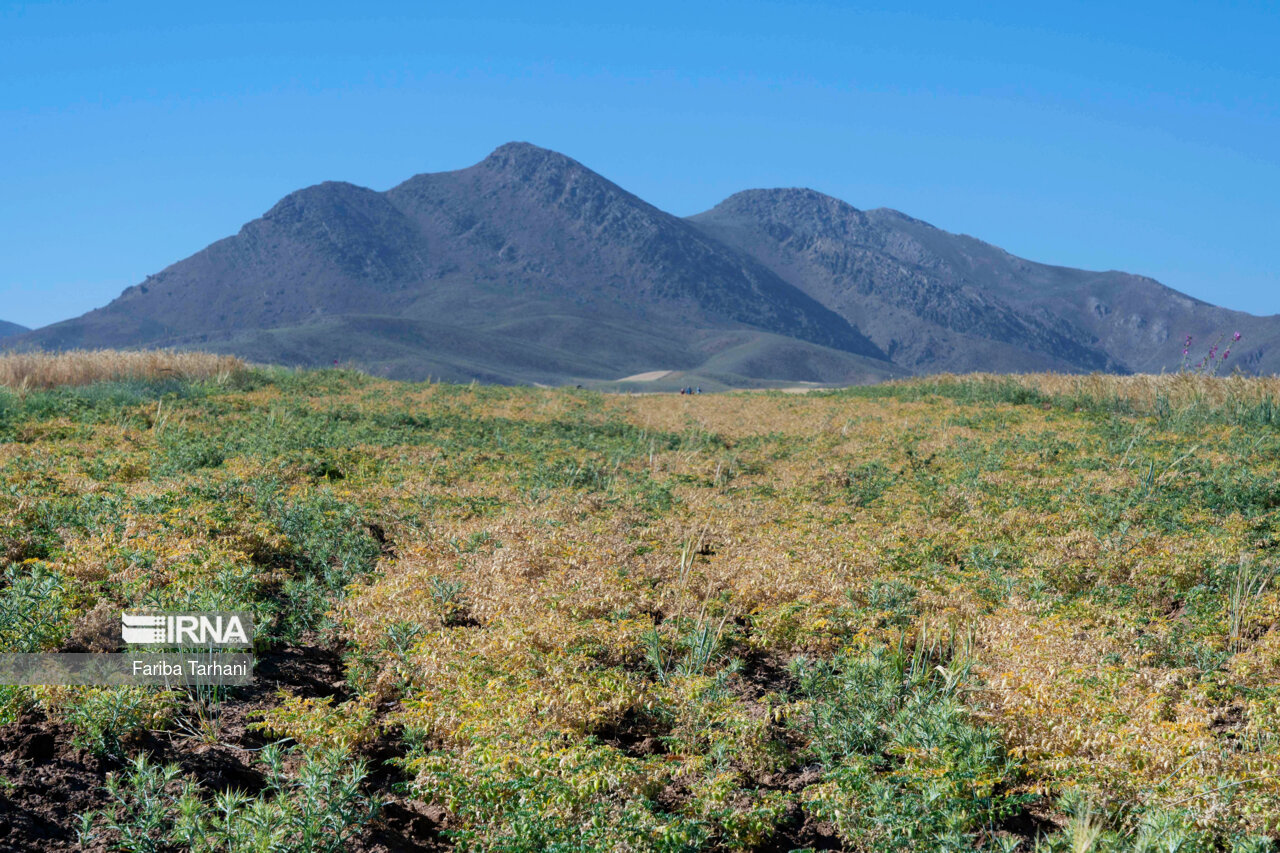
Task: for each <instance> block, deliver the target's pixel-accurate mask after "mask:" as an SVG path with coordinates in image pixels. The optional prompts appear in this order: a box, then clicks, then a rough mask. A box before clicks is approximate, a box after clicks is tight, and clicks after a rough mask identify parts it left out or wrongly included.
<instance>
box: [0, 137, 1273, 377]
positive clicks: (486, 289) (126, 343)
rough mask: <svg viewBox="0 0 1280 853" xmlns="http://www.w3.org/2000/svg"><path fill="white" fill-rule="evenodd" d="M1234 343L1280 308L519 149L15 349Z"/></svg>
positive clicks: (842, 207)
mask: <svg viewBox="0 0 1280 853" xmlns="http://www.w3.org/2000/svg"><path fill="white" fill-rule="evenodd" d="M1236 332H1239V333H1241V334H1242V335H1243V341H1242V342H1241V343H1240V344H1238V345H1236V346H1235V347H1234V348H1233V350H1232V354H1231V359H1230V361H1229V363H1223V362H1222V361H1221V359H1219V363H1218V364H1217V367H1218V369H1226V370H1229V369H1231V368H1234V367H1240V368H1242V369H1243V370H1245V371H1247V372H1253V373H1272V372H1275V371H1277V370H1278V369H1280V317H1254V316H1251V315H1248V314H1244V313H1241V312H1237V311H1230V310H1227V309H1224V308H1219V307H1215V306H1213V305H1209V304H1208V303H1205V302H1202V301H1199V300H1195V299H1192V298H1190V297H1188V296H1185V295H1184V294H1181V293H1178V292H1176V291H1174V290H1172V289H1170V288H1168V287H1165V286H1163V285H1161V284H1160V283H1159V282H1156V281H1153V280H1151V279H1149V278H1144V277H1142V276H1137V275H1130V274H1128V273H1121V272H1114V271H1112V272H1089V271H1085V270H1076V269H1069V268H1065V267H1055V266H1047V265H1044V264H1038V263H1034V262H1032V261H1027V260H1023V259H1021V258H1017V257H1014V256H1013V255H1010V254H1008V253H1007V252H1004V251H1003V250H1001V249H999V248H996V247H995V246H991V245H989V244H987V243H983V242H981V241H980V240H977V239H974V238H972V237H968V236H964V235H956V234H950V233H948V232H945V231H942V230H940V229H937V228H934V227H933V226H931V225H929V224H927V223H924V222H921V221H919V220H916V219H912V218H911V217H909V216H906V215H905V214H902V213H898V212H896V211H892V210H871V211H862V210H858V209H856V208H854V207H852V206H851V205H849V204H847V203H845V202H843V201H840V200H838V199H835V198H831V197H829V196H824V195H822V194H820V193H817V192H814V191H813V190H804V189H777V190H749V191H746V192H742V193H738V194H736V195H734V196H731V197H730V198H728V199H726V200H725V201H724V202H722V203H721V204H719V205H717V206H716V207H714V208H712V209H711V210H709V211H706V212H704V213H701V214H698V215H696V216H693V217H689V218H688V219H680V218H677V217H675V216H671V215H670V214H667V213H664V212H663V211H661V210H659V209H657V208H656V207H654V206H652V205H650V204H648V203H647V202H645V201H643V200H642V199H640V198H637V197H636V196H635V195H633V194H631V193H628V192H627V191H626V190H624V189H622V188H621V187H618V186H617V185H616V184H613V183H612V182H610V181H608V180H607V179H605V178H604V177H602V176H600V175H598V174H596V173H595V172H593V171H591V170H590V169H588V168H586V167H585V166H583V165H582V164H581V163H578V162H577V161H575V160H572V159H570V158H568V157H565V156H564V155H562V154H558V153H556V152H553V151H547V150H545V149H542V148H538V147H536V146H533V145H529V144H527V143H510V144H507V145H504V146H502V147H500V148H498V149H497V150H496V151H494V152H493V153H492V154H490V155H489V156H488V157H487V158H485V159H484V160H483V161H482V162H480V163H478V164H476V165H474V166H471V167H469V168H465V169H460V170H457V171H450V172H439V173H431V174H422V175H418V176H416V177H413V178H410V179H409V180H407V181H405V182H404V183H401V184H399V185H398V186H395V187H393V188H391V189H390V190H388V191H386V192H376V191H374V190H371V189H366V188H363V187H358V186H354V185H352V184H346V183H336V182H329V183H323V184H318V185H316V186H313V187H308V188H306V189H303V190H299V191H297V192H295V193H292V194H290V195H289V196H287V197H285V198H284V199H282V200H281V201H280V202H279V203H278V204H276V205H275V206H274V207H272V209H271V210H269V211H268V212H267V213H266V214H264V215H263V216H262V217H261V218H260V219H256V220H254V221H252V222H250V223H248V224H246V225H245V226H244V227H243V228H242V229H241V230H240V232H239V233H238V234H236V235H234V236H232V237H228V238H226V239H223V240H219V241H218V242H216V243H213V244H212V245H210V246H209V247H208V248H206V249H204V250H203V251H201V252H198V253H196V254H195V255H192V256H191V257H189V258H187V259H185V260H181V261H179V262H177V263H175V264H173V265H172V266H169V267H167V268H166V269H164V270H162V271H161V272H159V273H157V274H155V275H153V276H149V277H148V278H147V279H146V280H145V281H144V282H142V283H140V284H138V285H136V286H134V287H131V288H129V289H128V290H126V291H125V292H124V293H123V294H122V295H121V296H120V297H119V298H118V299H116V300H115V301H113V302H111V303H110V304H109V305H107V306H105V307H104V308H101V309H98V310H95V311H91V312H89V313H88V314H85V315H84V316H82V317H78V318H75V319H72V320H68V321H65V322H62V323H56V324H54V325H52V326H48V327H45V328H43V329H39V330H36V331H33V332H27V333H24V334H13V335H10V336H8V337H7V338H5V344H4V346H5V347H7V348H11V349H23V348H45V349H68V348H100V347H139V346H141V347H179V348H199V349H204V350H212V351H217V352H223V353H230V354H235V355H239V356H242V357H245V358H248V359H251V360H254V361H261V362H270V363H277V364H285V365H302V366H308V365H309V366H316V365H331V364H333V363H335V362H337V363H341V364H351V365H354V366H357V367H360V368H362V369H364V370H366V371H369V372H371V373H374V374H379V375H383V376H388V377H394V378H402V379H425V378H427V377H435V378H438V379H445V380H456V381H468V380H473V379H475V380H479V381H483V382H492V383H503V384H510V383H517V384H530V383H536V384H548V385H559V384H584V385H587V386H591V387H621V386H618V385H617V382H616V381H617V380H619V379H622V378H625V377H629V376H634V375H637V374H649V373H652V372H654V371H669V372H670V375H672V376H679V377H680V378H681V379H682V380H683V381H685V382H686V383H687V384H691V385H699V386H707V387H713V388H724V387H757V386H761V385H785V384H788V383H795V382H814V383H825V384H853V383H865V382H876V381H881V380H884V379H892V378H897V377H902V376H905V375H909V374H912V373H934V372H939V371H961V372H963V371H995V372H1025V371H1034V370H1057V371H1066V372H1093V371H1106V372H1115V373H1134V372H1161V371H1167V370H1174V369H1177V368H1178V367H1179V365H1180V364H1181V362H1182V359H1183V356H1182V350H1183V348H1184V342H1185V338H1186V336H1187V335H1190V336H1192V338H1193V343H1192V346H1191V348H1190V349H1191V352H1190V353H1189V355H1190V358H1191V360H1192V361H1193V362H1194V361H1195V360H1196V359H1197V358H1199V357H1200V356H1202V355H1203V354H1204V353H1205V352H1206V351H1207V350H1208V349H1209V347H1210V346H1211V345H1212V344H1213V343H1214V342H1215V341H1217V340H1219V339H1221V338H1222V337H1223V336H1226V335H1232V334H1234V333H1236ZM633 384H634V383H633ZM628 387H631V386H628ZM636 387H644V386H643V384H642V385H641V386H636Z"/></svg>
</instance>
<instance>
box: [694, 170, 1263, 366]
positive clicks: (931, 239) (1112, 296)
mask: <svg viewBox="0 0 1280 853" xmlns="http://www.w3.org/2000/svg"><path fill="white" fill-rule="evenodd" d="M689 221H690V222H692V223H694V224H696V225H697V226H698V227H700V228H701V229H702V230H703V231H704V233H706V234H707V235H708V236H709V237H713V238H715V239H718V240H720V241H722V242H724V243H727V244H729V245H731V246H736V247H737V248H739V249H741V250H743V251H749V252H750V253H751V254H752V256H753V257H755V258H756V259H757V260H759V261H760V262H761V263H762V264H764V265H765V266H767V267H768V268H769V269H771V270H773V271H774V272H776V273H777V274H778V275H779V277H781V278H783V279H784V280H786V281H787V282H789V283H791V284H793V285H795V286H796V287H797V288H799V289H800V290H802V291H804V292H805V293H807V294H809V295H810V296H812V297H813V298H814V299H816V300H818V301H819V302H821V303H822V304H823V305H826V306H827V307H829V308H831V309H832V310H834V311H835V312H836V313H838V314H840V315H841V316H842V317H845V318H847V319H850V321H852V322H856V323H857V324H858V326H859V328H861V329H863V330H864V331H865V332H866V333H867V335H868V336H869V337H870V338H871V340H872V341H874V342H875V343H876V345H877V346H879V347H880V348H881V349H882V350H883V351H884V352H885V353H886V354H887V355H888V356H889V357H890V358H891V359H892V360H893V361H894V363H895V364H898V365H901V366H903V367H906V368H909V369H911V370H912V371H915V372H922V373H928V372H938V371H956V372H960V371H971V370H995V371H1010V370H1015V371H1026V370H1063V371H1073V372H1074V371H1093V370H1102V371H1118V372H1159V371H1161V370H1176V369H1177V367H1178V366H1179V364H1180V363H1181V362H1182V359H1183V355H1182V350H1183V345H1184V341H1185V336H1186V335H1188V334H1190V335H1191V336H1192V337H1193V344H1192V356H1193V357H1198V356H1201V355H1203V354H1204V352H1205V351H1206V350H1207V349H1208V348H1209V346H1210V345H1211V344H1212V342H1213V341H1215V340H1217V339H1219V338H1220V337H1223V336H1225V335H1231V334H1233V333H1235V332H1237V331H1238V332H1241V333H1242V335H1243V336H1244V339H1243V341H1242V345H1241V346H1238V347H1237V349H1236V352H1234V353H1233V354H1232V359H1231V364H1233V365H1238V366H1240V367H1242V368H1243V369H1246V370H1250V371H1254V372H1259V371H1260V372H1268V373H1270V372H1275V371H1277V370H1280V317H1255V316H1253V315H1249V314H1245V313H1243V312H1239V311H1229V310H1226V309H1223V308H1218V307H1215V306H1213V305H1210V304H1208V303H1206V302H1202V301H1200V300H1197V299H1193V298H1191V297H1189V296H1186V295H1184V294H1181V293H1178V292H1177V291H1175V290H1172V289H1171V288H1168V287H1165V286H1164V285H1162V284H1160V283H1159V282H1157V281H1154V280H1152V279H1150V278H1145V277H1143V276H1137V275H1130V274H1128V273H1122V272H1114V271H1112V272H1088V271H1085V270H1077V269H1070V268H1067V267H1056V266H1048V265H1045V264H1038V263H1033V262H1031V261H1026V260H1023V259H1021V258H1017V257H1014V256H1013V255H1010V254H1009V253H1008V252H1005V251H1004V250H1002V249H999V248H996V247H995V246H992V245H990V244H987V243H984V242H982V241H980V240H976V239H974V238H972V237H968V236H964V235H957V234H950V233H948V232H946V231H942V230H940V229H938V228H934V227H933V226H932V225H929V224H928V223H925V222H921V221H920V220H917V219H913V218H911V217H910V216H907V215H906V214H903V213H899V212H897V211H895V210H887V209H881V210H870V211H862V210H858V209H856V208H854V207H852V206H850V205H848V204H846V203H845V202H842V201H840V200H839V199H835V198H831V197H830V196H825V195H822V194H821V193H817V192H814V191H813V190H805V189H778V190H749V191H747V192H741V193H738V194H736V195H734V196H731V197H730V198H728V199H726V200H725V201H723V202H721V203H720V204H719V205H717V206H716V207H714V208H712V209H711V210H709V211H707V212H705V213H701V214H698V215H696V216H693V217H690V219H689Z"/></svg>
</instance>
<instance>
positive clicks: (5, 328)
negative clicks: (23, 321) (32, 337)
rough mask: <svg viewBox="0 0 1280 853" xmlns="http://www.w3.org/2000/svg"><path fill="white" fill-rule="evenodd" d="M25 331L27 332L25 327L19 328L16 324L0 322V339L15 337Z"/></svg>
mask: <svg viewBox="0 0 1280 853" xmlns="http://www.w3.org/2000/svg"><path fill="white" fill-rule="evenodd" d="M25 331H28V329H27V327H26V326H19V325H18V324H17V323H10V322H8V321H6V320H0V338H5V337H8V336H9V335H17V334H20V333H22V332H25Z"/></svg>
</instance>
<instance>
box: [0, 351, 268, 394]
mask: <svg viewBox="0 0 1280 853" xmlns="http://www.w3.org/2000/svg"><path fill="white" fill-rule="evenodd" d="M247 368H248V366H247V365H246V364H245V363H244V362H243V361H242V360H240V359H239V358H237V357H236V356H233V355H217V354H214V353H207V352H176V351H174V350H68V351H66V352H19V353H5V354H3V355H0V386H3V387H7V388H13V389H15V390H19V391H26V390H40V389H46V388H56V387H58V386H62V385H91V384H93V383H95V382H118V381H128V380H135V381H137V380H144V381H154V380H163V379H181V380H193V379H194V380H214V381H217V382H225V381H226V380H227V379H230V378H231V377H232V376H233V375H235V374H237V373H240V372H242V371H244V370H246V369H247Z"/></svg>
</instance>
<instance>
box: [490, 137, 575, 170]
mask: <svg viewBox="0 0 1280 853" xmlns="http://www.w3.org/2000/svg"><path fill="white" fill-rule="evenodd" d="M480 166H481V167H482V168H486V169H490V170H494V171H514V172H518V173H519V172H529V171H533V170H538V169H545V168H553V169H558V170H563V169H567V168H575V167H576V168H578V169H584V170H585V169H586V167H585V166H583V165H582V164H581V163H579V162H578V161H577V160H574V159H572V158H570V157H566V156H565V155H563V154H561V153H560V152H558V151H552V150H551V149H550V148H540V147H539V146H537V145H534V144H533V143H531V142H508V143H507V144H505V145H499V146H498V147H497V148H495V149H493V152H492V153H491V154H490V155H489V156H488V157H486V158H484V160H483V161H481V162H480Z"/></svg>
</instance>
